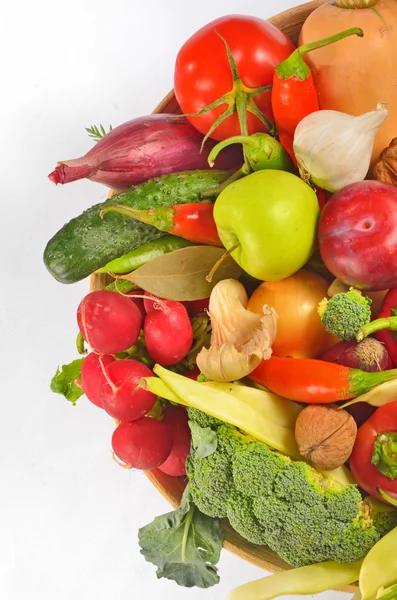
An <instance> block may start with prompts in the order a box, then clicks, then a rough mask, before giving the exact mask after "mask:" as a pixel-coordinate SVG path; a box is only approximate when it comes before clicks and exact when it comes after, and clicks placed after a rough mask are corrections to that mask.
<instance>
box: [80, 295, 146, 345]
mask: <svg viewBox="0 0 397 600" xmlns="http://www.w3.org/2000/svg"><path fill="white" fill-rule="evenodd" d="M77 322H78V324H79V329H80V333H81V335H82V336H83V338H84V340H85V341H86V342H87V344H89V345H90V346H91V348H92V349H93V350H94V351H95V352H99V353H100V354H116V353H117V352H123V351H124V350H127V349H128V348H130V347H131V346H133V345H134V344H135V343H136V341H137V339H138V337H139V333H140V330H141V326H142V316H141V313H140V311H139V309H138V308H137V306H136V305H135V304H134V303H133V302H131V300H130V299H129V298H127V297H126V296H122V295H121V294H118V293H117V292H110V291H107V290H103V291H101V292H91V293H90V294H87V296H85V297H84V298H83V300H82V301H81V302H80V304H79V307H78V309H77Z"/></svg>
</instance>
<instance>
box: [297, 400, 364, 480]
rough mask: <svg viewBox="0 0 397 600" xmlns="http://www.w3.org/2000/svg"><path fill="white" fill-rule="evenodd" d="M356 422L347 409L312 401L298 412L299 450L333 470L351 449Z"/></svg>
mask: <svg viewBox="0 0 397 600" xmlns="http://www.w3.org/2000/svg"><path fill="white" fill-rule="evenodd" d="M356 435H357V425H356V422H355V420H354V419H353V417H352V416H351V415H350V414H349V413H348V412H347V411H346V410H343V409H341V410H338V409H337V407H335V406H332V405H331V406H329V405H323V404H312V405H310V406H307V407H306V408H304V409H303V410H302V412H301V413H300V414H299V416H298V418H297V420H296V424H295V438H296V442H297V444H298V448H299V452H300V453H301V454H302V456H304V457H305V458H307V459H308V460H310V461H311V462H312V463H313V465H314V466H316V467H318V468H319V469H322V470H324V471H331V470H332V469H336V468H337V467H340V466H341V465H343V463H345V462H346V461H347V459H348V458H349V456H350V454H351V453H352V450H353V446H354V442H355V439H356Z"/></svg>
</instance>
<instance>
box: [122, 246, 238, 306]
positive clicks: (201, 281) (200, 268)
mask: <svg viewBox="0 0 397 600" xmlns="http://www.w3.org/2000/svg"><path fill="white" fill-rule="evenodd" d="M224 254H225V249H224V248H217V247H215V246H188V247H187V248H181V249H179V250H174V252H169V253H168V254H164V255H163V256H158V257H157V258H154V259H153V260H150V261H149V262H147V263H146V264H145V265H143V266H142V267H139V269H136V270H135V271H133V272H132V273H128V274H126V275H119V278H120V279H127V280H128V281H132V282H133V283H135V284H136V285H137V286H138V287H140V288H142V289H143V290H145V291H147V292H150V293H151V294H154V295H155V296H159V297H160V298H165V299H166V300H180V301H183V300H201V299H203V298H208V297H209V296H210V294H211V291H212V289H213V287H214V286H215V284H216V283H218V281H221V280H222V279H238V278H239V277H240V275H241V273H242V271H241V269H240V267H239V266H238V265H237V263H236V262H235V261H234V260H233V258H232V257H231V256H228V257H227V258H226V259H225V260H224V261H223V262H222V263H221V265H220V266H219V268H218V269H217V271H216V272H215V274H214V276H213V278H212V282H211V283H209V282H208V281H207V280H206V277H207V275H209V273H210V271H211V269H212V267H213V266H214V265H215V264H216V263H217V262H218V260H219V259H220V258H221V257H222V256H223V255H224Z"/></svg>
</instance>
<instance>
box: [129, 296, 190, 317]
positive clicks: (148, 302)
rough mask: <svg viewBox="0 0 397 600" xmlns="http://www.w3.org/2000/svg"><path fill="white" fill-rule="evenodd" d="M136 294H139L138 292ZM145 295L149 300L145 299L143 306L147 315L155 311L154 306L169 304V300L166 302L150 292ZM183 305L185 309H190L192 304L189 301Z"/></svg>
mask: <svg viewBox="0 0 397 600" xmlns="http://www.w3.org/2000/svg"><path fill="white" fill-rule="evenodd" d="M135 293H137V291H136V292H135ZM144 295H145V296H147V298H144V300H143V306H144V307H145V311H146V314H149V313H150V312H151V311H152V310H154V308H153V305H154V304H155V303H156V302H165V303H167V302H169V300H164V299H163V298H160V297H159V296H155V295H154V294H151V293H150V292H145V293H144ZM153 298H155V299H156V300H153ZM181 304H183V306H184V307H185V308H188V307H189V305H190V304H191V302H189V301H188V300H187V301H184V302H181Z"/></svg>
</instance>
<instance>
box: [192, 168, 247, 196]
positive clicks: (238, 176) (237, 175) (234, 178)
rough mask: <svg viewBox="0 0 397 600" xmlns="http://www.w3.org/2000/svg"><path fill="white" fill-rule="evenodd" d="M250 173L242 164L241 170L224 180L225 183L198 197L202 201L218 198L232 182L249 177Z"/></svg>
mask: <svg viewBox="0 0 397 600" xmlns="http://www.w3.org/2000/svg"><path fill="white" fill-rule="evenodd" d="M250 172H251V169H250V168H249V170H247V169H246V165H245V164H244V165H243V166H242V167H241V169H239V170H238V171H235V172H234V173H233V175H230V177H229V178H228V179H226V181H224V182H223V183H220V184H219V185H216V186H215V187H212V188H209V189H208V190H205V191H204V192H201V194H200V197H201V198H203V199H204V198H213V197H214V196H219V194H220V193H221V192H223V190H224V189H225V188H226V187H227V186H228V185H230V184H231V183H233V181H237V179H241V178H242V177H245V176H246V175H249V174H250Z"/></svg>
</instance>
